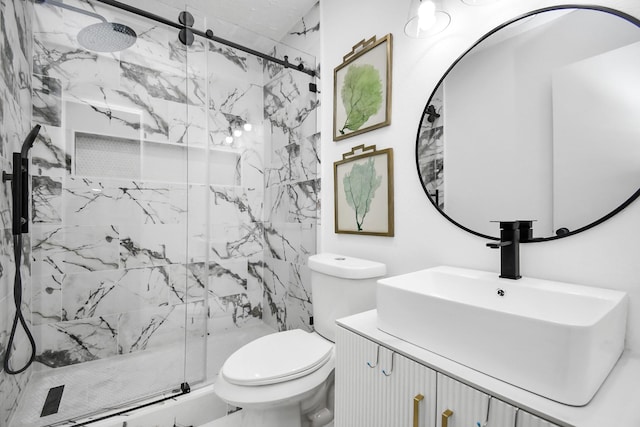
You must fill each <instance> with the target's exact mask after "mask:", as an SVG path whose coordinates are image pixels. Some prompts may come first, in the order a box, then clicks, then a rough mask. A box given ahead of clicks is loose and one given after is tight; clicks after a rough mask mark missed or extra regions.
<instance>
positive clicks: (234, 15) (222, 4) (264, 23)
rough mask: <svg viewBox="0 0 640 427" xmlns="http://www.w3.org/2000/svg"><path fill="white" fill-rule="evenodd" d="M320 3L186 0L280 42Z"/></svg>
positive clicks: (225, 19)
mask: <svg viewBox="0 0 640 427" xmlns="http://www.w3.org/2000/svg"><path fill="white" fill-rule="evenodd" d="M317 1H318V0H187V3H188V4H189V5H190V6H191V7H193V8H195V9H197V10H201V11H202V12H204V13H205V14H206V15H207V16H215V17H217V18H220V19H222V20H224V21H227V22H230V23H232V24H235V25H238V26H240V27H243V28H245V29H248V30H251V31H252V32H254V33H257V34H260V35H262V36H265V37H268V38H269V39H271V40H276V41H279V40H281V39H282V38H283V37H284V36H285V35H286V34H287V32H288V31H289V30H290V29H291V28H292V27H293V26H294V25H295V24H296V23H297V22H298V21H300V18H302V17H303V16H304V15H305V14H306V13H307V12H308V11H309V10H310V9H311V7H312V6H313V5H314V4H315V3H316V2H317ZM214 32H215V29H214Z"/></svg>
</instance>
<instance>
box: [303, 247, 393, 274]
mask: <svg viewBox="0 0 640 427" xmlns="http://www.w3.org/2000/svg"><path fill="white" fill-rule="evenodd" d="M308 264H309V268H310V269H312V270H313V271H317V272H318V273H323V274H328V275H330V276H335V277H340V278H343V279H369V278H372V277H382V276H384V275H385V274H386V272H387V266H386V265H385V264H383V263H381V262H376V261H369V260H367V259H361V258H355V257H351V256H345V255H338V254H332V253H320V254H316V255H311V256H310V257H309V262H308Z"/></svg>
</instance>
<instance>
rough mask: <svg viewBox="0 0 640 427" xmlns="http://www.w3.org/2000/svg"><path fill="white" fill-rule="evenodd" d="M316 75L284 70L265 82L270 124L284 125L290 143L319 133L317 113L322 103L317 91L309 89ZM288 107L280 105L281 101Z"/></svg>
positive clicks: (266, 115)
mask: <svg viewBox="0 0 640 427" xmlns="http://www.w3.org/2000/svg"><path fill="white" fill-rule="evenodd" d="M312 81H313V78H312V77H310V76H307V75H306V74H302V73H298V72H297V71H293V70H285V71H283V72H281V73H279V74H278V75H276V76H275V77H274V78H273V80H271V81H270V82H268V83H267V84H265V86H264V115H265V118H267V119H268V120H269V121H270V122H271V125H272V126H274V127H276V128H280V129H282V130H283V131H284V132H285V133H286V134H287V135H288V137H289V143H294V142H299V141H300V139H301V138H302V137H304V136H308V135H313V134H314V133H316V121H315V113H316V110H317V109H318V107H319V101H318V100H317V96H316V94H314V93H312V92H309V87H308V84H309V83H311V82H312ZM283 104H284V105H286V106H287V107H286V108H281V105H283Z"/></svg>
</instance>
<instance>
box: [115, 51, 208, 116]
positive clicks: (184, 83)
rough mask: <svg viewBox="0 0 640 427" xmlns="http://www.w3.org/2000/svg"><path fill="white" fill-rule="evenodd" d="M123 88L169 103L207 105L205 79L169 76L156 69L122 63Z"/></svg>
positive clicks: (180, 75) (182, 75)
mask: <svg viewBox="0 0 640 427" xmlns="http://www.w3.org/2000/svg"><path fill="white" fill-rule="evenodd" d="M120 73H121V84H122V87H123V88H124V89H125V90H127V91H130V92H132V93H136V94H140V95H142V96H149V97H151V98H159V99H164V100H167V101H174V102H180V103H189V104H191V105H197V106H205V105H206V87H205V84H204V78H197V77H190V78H188V79H187V76H186V75H185V74H169V73H167V72H163V71H161V70H157V69H155V68H150V67H144V66H142V65H137V64H132V63H129V62H123V61H121V62H120Z"/></svg>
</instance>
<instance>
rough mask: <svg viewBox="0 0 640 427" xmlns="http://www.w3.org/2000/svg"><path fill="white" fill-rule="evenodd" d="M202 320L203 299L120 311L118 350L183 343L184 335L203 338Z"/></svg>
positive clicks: (204, 328)
mask: <svg viewBox="0 0 640 427" xmlns="http://www.w3.org/2000/svg"><path fill="white" fill-rule="evenodd" d="M205 319H206V306H205V304H204V302H203V301H197V302H193V303H188V304H179V305H173V306H169V307H160V308H153V309H146V310H140V311H136V312H129V313H124V314H121V315H120V316H119V318H118V325H119V329H118V332H119V340H118V353H119V354H124V353H133V352H136V351H142V350H148V349H152V348H162V347H171V346H176V345H184V339H185V334H187V335H188V336H189V337H190V338H204V336H205V335H206V327H205Z"/></svg>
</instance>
